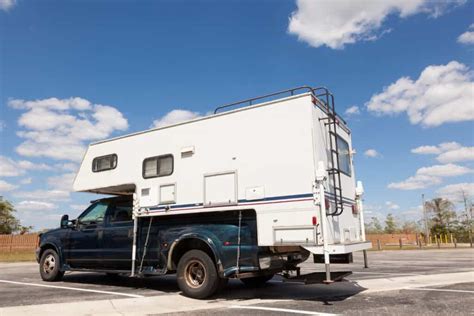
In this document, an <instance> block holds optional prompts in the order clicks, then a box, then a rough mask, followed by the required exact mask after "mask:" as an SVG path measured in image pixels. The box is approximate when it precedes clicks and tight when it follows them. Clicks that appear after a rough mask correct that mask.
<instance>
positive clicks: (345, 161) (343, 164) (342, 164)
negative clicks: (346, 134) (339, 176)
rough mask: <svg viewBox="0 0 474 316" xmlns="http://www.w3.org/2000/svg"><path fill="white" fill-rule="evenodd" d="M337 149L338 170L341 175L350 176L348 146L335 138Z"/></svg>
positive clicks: (338, 137) (343, 141)
mask: <svg viewBox="0 0 474 316" xmlns="http://www.w3.org/2000/svg"><path fill="white" fill-rule="evenodd" d="M337 149H338V151H339V169H340V170H341V172H342V173H344V174H346V175H348V176H351V154H350V151H349V144H348V143H347V142H346V141H345V140H344V139H342V138H341V137H340V136H337Z"/></svg>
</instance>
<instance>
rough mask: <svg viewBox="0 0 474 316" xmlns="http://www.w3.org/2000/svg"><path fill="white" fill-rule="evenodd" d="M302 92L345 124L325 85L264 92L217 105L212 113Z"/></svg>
mask: <svg viewBox="0 0 474 316" xmlns="http://www.w3.org/2000/svg"><path fill="white" fill-rule="evenodd" d="M304 92H310V93H312V94H313V95H314V97H315V98H316V99H317V101H319V102H318V103H319V104H320V105H321V106H322V107H323V108H324V109H325V110H327V111H328V113H334V114H335V115H336V116H337V117H338V118H339V119H340V120H341V121H342V122H343V123H344V124H346V121H345V120H344V119H343V118H342V117H340V116H339V115H338V114H336V111H335V103H334V96H333V94H332V93H331V92H330V91H329V89H327V88H326V87H316V88H312V87H310V86H301V87H296V88H292V89H287V90H282V91H278V92H274V93H270V94H265V95H262V96H258V97H255V98H250V99H245V100H242V101H237V102H233V103H228V104H224V105H221V106H218V107H216V108H215V110H214V114H217V112H219V111H220V110H222V109H226V108H229V107H233V106H238V105H240V106H251V105H253V104H254V102H255V101H257V100H262V99H267V98H271V97H277V96H283V95H290V96H293V95H295V94H301V93H304Z"/></svg>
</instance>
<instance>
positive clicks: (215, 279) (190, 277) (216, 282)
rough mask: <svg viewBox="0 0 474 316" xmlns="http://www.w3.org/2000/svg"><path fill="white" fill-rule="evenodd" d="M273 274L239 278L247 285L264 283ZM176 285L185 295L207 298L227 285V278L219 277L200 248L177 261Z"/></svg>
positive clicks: (212, 262)
mask: <svg viewBox="0 0 474 316" xmlns="http://www.w3.org/2000/svg"><path fill="white" fill-rule="evenodd" d="M272 277H273V274H270V275H262V276H257V277H251V278H245V279H241V281H242V282H243V283H244V284H245V285H246V286H248V287H258V286H262V285H263V284H265V283H266V282H267V281H268V280H270V279H271V278H272ZM177 278H178V285H179V288H180V289H181V291H183V293H184V294H185V295H186V296H189V297H192V298H207V297H209V296H211V295H213V294H214V293H215V292H216V291H218V290H222V289H223V288H225V286H226V285H227V282H228V279H227V278H220V277H219V274H218V273H217V269H216V266H215V264H214V261H213V260H212V259H211V257H209V255H208V254H207V253H205V252H204V251H201V250H190V251H188V252H186V253H185V254H184V255H183V256H182V257H181V259H180V260H179V263H178V269H177Z"/></svg>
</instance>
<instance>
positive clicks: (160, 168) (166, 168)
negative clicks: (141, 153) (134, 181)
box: [142, 155, 173, 179]
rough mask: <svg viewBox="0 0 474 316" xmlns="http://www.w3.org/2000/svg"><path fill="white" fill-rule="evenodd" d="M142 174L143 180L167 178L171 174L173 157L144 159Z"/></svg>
mask: <svg viewBox="0 0 474 316" xmlns="http://www.w3.org/2000/svg"><path fill="white" fill-rule="evenodd" d="M142 172H143V178H145V179H147V178H155V177H164V176H169V175H170V174H172V173H173V155H163V156H157V157H150V158H146V159H145V160H143V171H142Z"/></svg>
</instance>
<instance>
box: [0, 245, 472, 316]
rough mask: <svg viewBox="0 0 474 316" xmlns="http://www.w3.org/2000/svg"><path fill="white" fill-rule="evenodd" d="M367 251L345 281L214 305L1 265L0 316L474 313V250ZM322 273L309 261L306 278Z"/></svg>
mask: <svg viewBox="0 0 474 316" xmlns="http://www.w3.org/2000/svg"><path fill="white" fill-rule="evenodd" d="M368 257H369V268H368V269H365V268H364V267H363V258H362V254H361V253H356V254H355V256H354V263H353V264H350V265H332V267H333V270H334V271H346V270H352V271H353V274H352V275H351V276H349V277H347V278H346V280H345V281H343V282H337V283H333V284H330V285H325V284H315V285H302V284H291V283H285V282H283V279H282V278H281V277H279V276H276V277H274V278H273V279H272V280H271V281H270V282H268V284H267V285H266V286H264V287H261V288H247V287H245V286H244V285H243V284H242V283H241V282H240V281H238V280H231V282H229V285H228V286H227V288H226V289H224V291H222V292H221V293H219V294H217V295H216V296H214V297H213V298H211V299H209V300H193V299H189V298H186V297H184V296H182V295H181V293H180V291H179V289H178V286H177V284H176V278H175V277H174V276H164V277H151V278H140V279H136V278H128V277H115V278H111V277H108V276H106V275H104V274H101V273H83V272H81V273H79V272H71V273H67V274H66V275H65V276H64V279H63V281H61V282H52V283H51V282H43V281H41V279H40V277H39V272H38V265H37V264H36V263H0V315H23V314H27V313H29V314H32V315H33V314H34V315H37V314H38V315H40V314H44V315H46V314H50V313H51V312H53V311H54V312H58V311H61V314H62V315H69V314H70V315H81V314H82V315H86V314H110V315H120V314H126V315H128V314H130V315H132V314H133V315H145V314H146V315H150V314H152V315H153V314H163V313H168V314H189V315H204V314H206V315H221V314H229V315H255V314H261V315H265V314H272V315H273V314H282V315H283V314H295V313H296V314H320V315H324V314H347V315H359V314H364V315H407V314H423V315H443V314H444V315H452V314H457V315H472V314H473V308H472V306H474V250H473V249H441V250H438V249H436V250H421V251H420V250H403V251H381V252H376V251H374V252H369V256H368ZM314 271H322V266H321V265H317V264H314V263H312V262H310V261H307V262H305V263H303V264H302V273H310V272H314Z"/></svg>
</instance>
